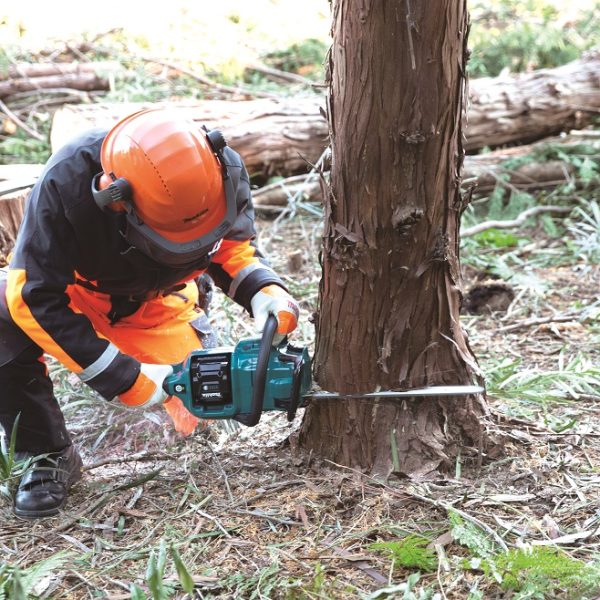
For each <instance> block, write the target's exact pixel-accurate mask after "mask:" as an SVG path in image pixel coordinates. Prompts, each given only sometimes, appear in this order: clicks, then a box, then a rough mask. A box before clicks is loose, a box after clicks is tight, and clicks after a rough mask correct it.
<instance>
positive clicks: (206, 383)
mask: <svg viewBox="0 0 600 600" xmlns="http://www.w3.org/2000/svg"><path fill="white" fill-rule="evenodd" d="M190 378H191V384H192V398H191V400H192V406H198V407H202V406H206V407H210V406H224V405H228V404H231V402H232V400H231V352H223V353H219V354H195V355H193V356H192V357H191V360H190Z"/></svg>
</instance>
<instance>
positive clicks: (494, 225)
mask: <svg viewBox="0 0 600 600" xmlns="http://www.w3.org/2000/svg"><path fill="white" fill-rule="evenodd" d="M572 210H573V209H572V208H571V207H568V206H555V205H551V206H534V207H533V208H528V209H527V210H524V211H523V212H522V213H521V214H519V215H518V216H517V218H516V219H511V220H508V221H496V220H491V221H483V223H478V224H477V225H473V227H467V229H463V230H462V231H461V232H460V237H463V238H465V237H470V236H472V235H475V234H477V233H481V232H482V231H486V230H487V229H510V228H512V227H520V226H521V225H523V224H524V223H525V221H527V219H529V218H530V217H534V216H536V215H539V214H541V213H548V212H555V213H561V214H568V213H570V212H571V211H572Z"/></svg>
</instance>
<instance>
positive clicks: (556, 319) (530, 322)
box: [493, 314, 577, 333]
mask: <svg viewBox="0 0 600 600" xmlns="http://www.w3.org/2000/svg"><path fill="white" fill-rule="evenodd" d="M576 319H577V315H575V314H570V315H569V314H567V315H553V316H551V317H540V318H536V319H526V320H525V321H519V322H518V323H513V324H512V325H504V327H498V329H494V330H493V331H494V333H506V332H508V331H518V330H519V329H526V328H527V327H533V326H534V325H543V324H545V323H566V322H568V321H575V320H576Z"/></svg>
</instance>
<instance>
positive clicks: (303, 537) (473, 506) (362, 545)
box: [0, 215, 600, 600]
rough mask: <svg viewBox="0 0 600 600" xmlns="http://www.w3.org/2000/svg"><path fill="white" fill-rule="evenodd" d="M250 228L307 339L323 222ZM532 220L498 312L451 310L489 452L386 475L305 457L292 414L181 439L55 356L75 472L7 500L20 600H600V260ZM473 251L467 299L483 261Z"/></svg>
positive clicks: (4, 546) (221, 315) (5, 535)
mask: <svg viewBox="0 0 600 600" xmlns="http://www.w3.org/2000/svg"><path fill="white" fill-rule="evenodd" d="M259 227H260V228H261V231H262V234H261V238H260V241H261V244H262V245H263V247H265V249H266V251H267V252H268V255H269V256H270V258H271V260H272V263H273V264H274V266H275V267H276V268H277V269H278V270H279V271H280V272H281V273H282V274H284V276H285V278H286V280H287V281H288V283H289V284H290V288H291V289H292V292H293V293H294V294H295V295H296V296H297V297H298V298H300V299H301V300H302V321H303V326H302V327H301V329H300V331H299V332H298V333H297V336H296V341H298V342H303V343H307V344H309V345H310V344H311V343H312V336H313V335H314V334H313V333H312V327H311V325H310V323H309V320H308V319H309V316H310V314H311V312H312V311H313V310H314V308H315V305H316V298H317V288H318V280H319V277H320V271H319V268H318V264H317V262H316V258H315V257H316V256H317V254H318V245H319V235H320V227H319V222H318V220H317V219H315V218H312V217H303V216H301V215H299V216H298V217H297V218H295V219H293V220H287V221H285V220H281V221H279V222H277V221H274V220H272V219H269V220H265V219H262V220H261V222H260V223H259ZM531 233H532V232H530V234H531ZM533 233H534V235H530V238H531V239H535V240H536V241H535V242H532V243H531V244H529V245H528V246H526V247H521V249H520V250H519V251H518V252H517V253H514V256H517V254H518V257H519V258H520V259H521V261H524V262H523V264H522V266H521V268H519V269H517V268H515V272H517V271H518V272H519V275H520V276H521V279H519V282H518V283H516V284H515V286H514V292H515V294H516V295H515V297H514V299H513V301H512V303H511V304H510V306H509V307H508V310H504V311H502V312H496V313H488V314H481V315H465V316H464V317H463V319H464V326H465V328H466V329H467V330H468V331H469V334H470V340H471V344H472V347H473V350H474V351H475V354H476V355H477V356H478V359H479V362H480V364H481V367H482V369H483V371H484V372H485V373H486V375H487V376H488V378H489V384H488V389H489V391H490V393H489V397H488V400H489V404H490V409H491V418H490V432H491V433H492V434H493V435H494V436H496V439H497V440H498V441H499V443H500V445H501V448H502V451H501V453H500V454H499V455H498V456H496V457H495V458H493V459H491V458H487V457H482V462H481V464H480V465H469V464H459V463H457V464H456V468H455V469H454V470H453V472H452V473H450V474H446V475H444V476H442V475H434V476H429V477H425V478H424V479H422V480H418V481H416V480H415V481H410V480H406V479H403V480H400V479H390V480H388V481H380V480H377V479H374V478H371V477H369V476H367V475H363V474H361V473H359V472H357V471H354V470H352V469H348V468H343V467H340V466H338V465H335V464H331V463H326V462H325V463H324V462H320V461H318V460H317V459H316V458H315V457H313V456H308V455H305V454H303V453H302V452H301V451H300V450H299V449H298V448H297V446H296V444H295V441H294V432H296V431H297V429H298V427H299V424H300V422H301V418H302V415H301V414H299V415H298V417H297V418H296V421H295V422H294V423H292V424H291V425H290V424H288V423H287V421H286V418H285V416H284V415H283V414H282V415H274V414H268V415H265V416H263V419H262V421H261V423H260V424H259V425H258V426H257V427H256V428H252V429H250V428H243V429H237V430H235V431H233V432H228V431H226V430H224V429H222V428H220V427H218V426H217V425H216V424H212V425H211V426H210V427H209V428H208V429H206V430H204V431H201V432H198V433H195V434H194V435H192V436H191V437H188V438H182V437H181V436H179V435H177V434H175V433H173V432H172V430H171V428H170V426H169V423H168V419H167V418H166V417H165V416H163V414H161V413H152V414H149V415H147V418H140V417H139V415H131V414H130V413H127V412H124V411H122V410H119V409H118V408H114V407H112V406H109V405H107V404H106V403H102V402H101V401H99V400H98V399H95V398H93V397H90V396H89V392H87V391H86V390H85V389H84V388H83V387H79V386H77V384H75V383H74V382H73V380H72V378H70V377H69V376H68V374H66V373H65V372H64V371H62V370H60V369H55V370H54V377H55V380H56V386H57V390H58V392H59V394H60V401H61V404H62V406H63V409H64V412H65V414H66V417H67V421H68V424H69V427H70V430H71V432H72V434H73V437H74V440H75V442H76V443H77V445H78V447H79V449H80V451H81V453H82V456H83V458H84V463H85V471H84V477H83V479H82V481H81V482H80V483H79V484H77V485H76V486H75V487H74V489H73V491H72V494H71V497H70V499H69V503H68V506H67V508H66V510H64V511H63V512H62V513H61V514H60V515H59V516H57V517H55V518H51V519H46V520H41V521H37V522H28V521H22V520H18V519H17V518H15V517H14V516H13V515H12V511H11V507H10V504H9V502H8V500H6V499H0V523H2V527H1V529H0V549H1V553H2V555H3V557H5V558H6V560H7V561H8V562H9V563H13V564H18V565H19V570H18V573H19V577H20V581H21V584H22V585H23V587H24V589H29V590H30V594H31V597H41V598H52V599H54V598H56V599H79V598H107V599H108V598H110V599H112V600H118V599H128V598H133V599H139V598H442V599H443V598H447V599H465V598H471V599H473V600H475V599H477V598H485V599H488V598H490V599H491V598H568V599H573V598H597V597H598V596H597V595H596V594H598V593H599V592H598V590H599V588H600V568H599V564H600V563H599V560H600V418H599V417H600V405H599V404H598V400H600V395H599V394H600V387H599V386H598V379H597V365H598V364H599V363H600V360H599V355H600V343H599V341H600V327H599V324H598V323H599V322H598V290H599V289H600V267H599V266H598V265H597V264H596V265H594V264H588V263H587V262H586V261H584V260H582V259H581V257H577V256H575V255H573V256H572V257H571V259H568V260H563V261H554V263H553V264H545V263H544V261H540V260H537V259H539V257H540V256H541V255H544V253H548V252H550V253H552V252H555V253H556V248H557V247H558V246H557V245H560V244H561V243H562V242H561V241H560V240H556V239H554V240H552V239H549V238H548V237H547V236H544V235H541V234H540V232H533ZM553 249H554V250H553ZM468 251H469V248H468V247H467V248H465V250H464V252H465V253H468ZM465 258H466V259H467V260H466V261H465V267H464V269H463V270H464V277H465V281H464V290H465V292H467V291H468V290H470V288H471V287H472V286H473V285H475V284H476V283H480V281H479V279H480V270H479V269H478V268H475V267H474V266H469V261H468V256H465ZM557 263H558V264H557ZM523 265H533V266H531V267H529V266H528V267H527V268H525V267H524V266H523ZM525 272H526V273H527V275H528V278H527V280H526V281H525V279H523V277H522V276H523V274H524V273H525ZM594 311H595V312H594ZM211 318H212V321H213V323H214V324H215V325H216V326H217V328H218V329H219V332H220V335H221V338H222V341H223V342H225V343H231V342H232V341H233V340H235V339H237V338H238V337H239V336H247V335H248V334H249V333H251V332H252V325H251V321H250V320H249V319H247V318H246V317H245V316H244V315H243V313H242V311H241V310H238V308H237V307H235V306H232V305H231V304H230V303H228V301H227V300H223V298H222V297H221V296H218V297H217V298H216V300H215V303H214V309H213V311H212V315H211ZM544 320H545V321H546V322H543V321H544ZM593 365H596V370H595V371H594V370H593ZM590 373H591V375H590ZM594 386H596V387H595V388H594ZM594 389H595V390H596V391H595V392H594ZM553 390H554V392H553ZM557 390H558V391H557ZM565 391H566V396H568V395H569V394H571V396H573V397H574V398H577V399H574V398H571V399H569V398H567V397H566V396H565V393H563V392H565ZM553 394H554V395H553ZM561 395H562V399H561V398H559V396H561ZM300 413H302V411H300ZM5 576H6V574H5ZM14 577H15V573H14V572H13V579H14ZM1 580H2V573H0V581H1ZM192 588H193V590H194V591H193V592H191V593H188V592H189V591H190V590H191V589H192ZM185 590H188V592H186V591H185Z"/></svg>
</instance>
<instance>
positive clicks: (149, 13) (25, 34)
mask: <svg viewBox="0 0 600 600" xmlns="http://www.w3.org/2000/svg"><path fill="white" fill-rule="evenodd" d="M11 4H12V5H10V6H7V5H5V6H3V7H2V8H1V9H0V43H1V44H2V45H6V44H13V45H19V46H21V47H29V48H32V49H39V48H40V47H41V46H43V45H44V43H45V42H47V41H50V40H57V39H58V40H65V41H68V40H80V39H81V38H82V36H83V35H86V37H87V38H88V39H91V38H93V37H94V36H95V35H97V34H101V33H105V32H107V31H109V30H111V29H114V28H122V29H123V32H124V33H125V34H126V35H127V37H128V38H130V39H134V40H135V41H136V42H137V43H138V44H139V45H140V46H142V47H143V46H146V48H145V49H146V51H148V52H150V53H153V54H157V55H162V56H166V55H169V56H173V57H175V58H177V59H179V60H185V61H191V62H201V63H205V64H207V66H209V67H213V68H216V67H219V68H223V66H225V67H227V65H231V67H230V68H231V69H232V70H235V65H236V64H239V63H241V62H246V61H250V60H253V59H254V58H256V57H257V56H259V55H260V54H262V53H264V52H266V51H272V50H277V49H282V48H286V47H288V46H289V45H290V44H291V43H294V42H296V41H300V40H303V39H306V38H310V37H315V38H319V39H322V40H326V39H327V38H328V34H329V21H330V13H329V3H328V2H327V0H303V1H302V2H297V1H296V0H252V1H251V2H248V1H247V0H246V1H245V0H227V2H191V1H190V0H172V1H171V2H168V3H154V4H152V8H149V5H148V3H147V2H141V1H140V0H133V1H131V2H122V1H121V2H117V1H116V0H106V1H105V2H103V4H102V5H101V6H100V5H99V6H98V7H91V6H90V5H88V4H85V3H82V2H79V1H75V0H56V1H54V2H51V3H41V2H37V1H35V0H29V1H25V2H19V3H11ZM234 74H235V73H232V75H234Z"/></svg>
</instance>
